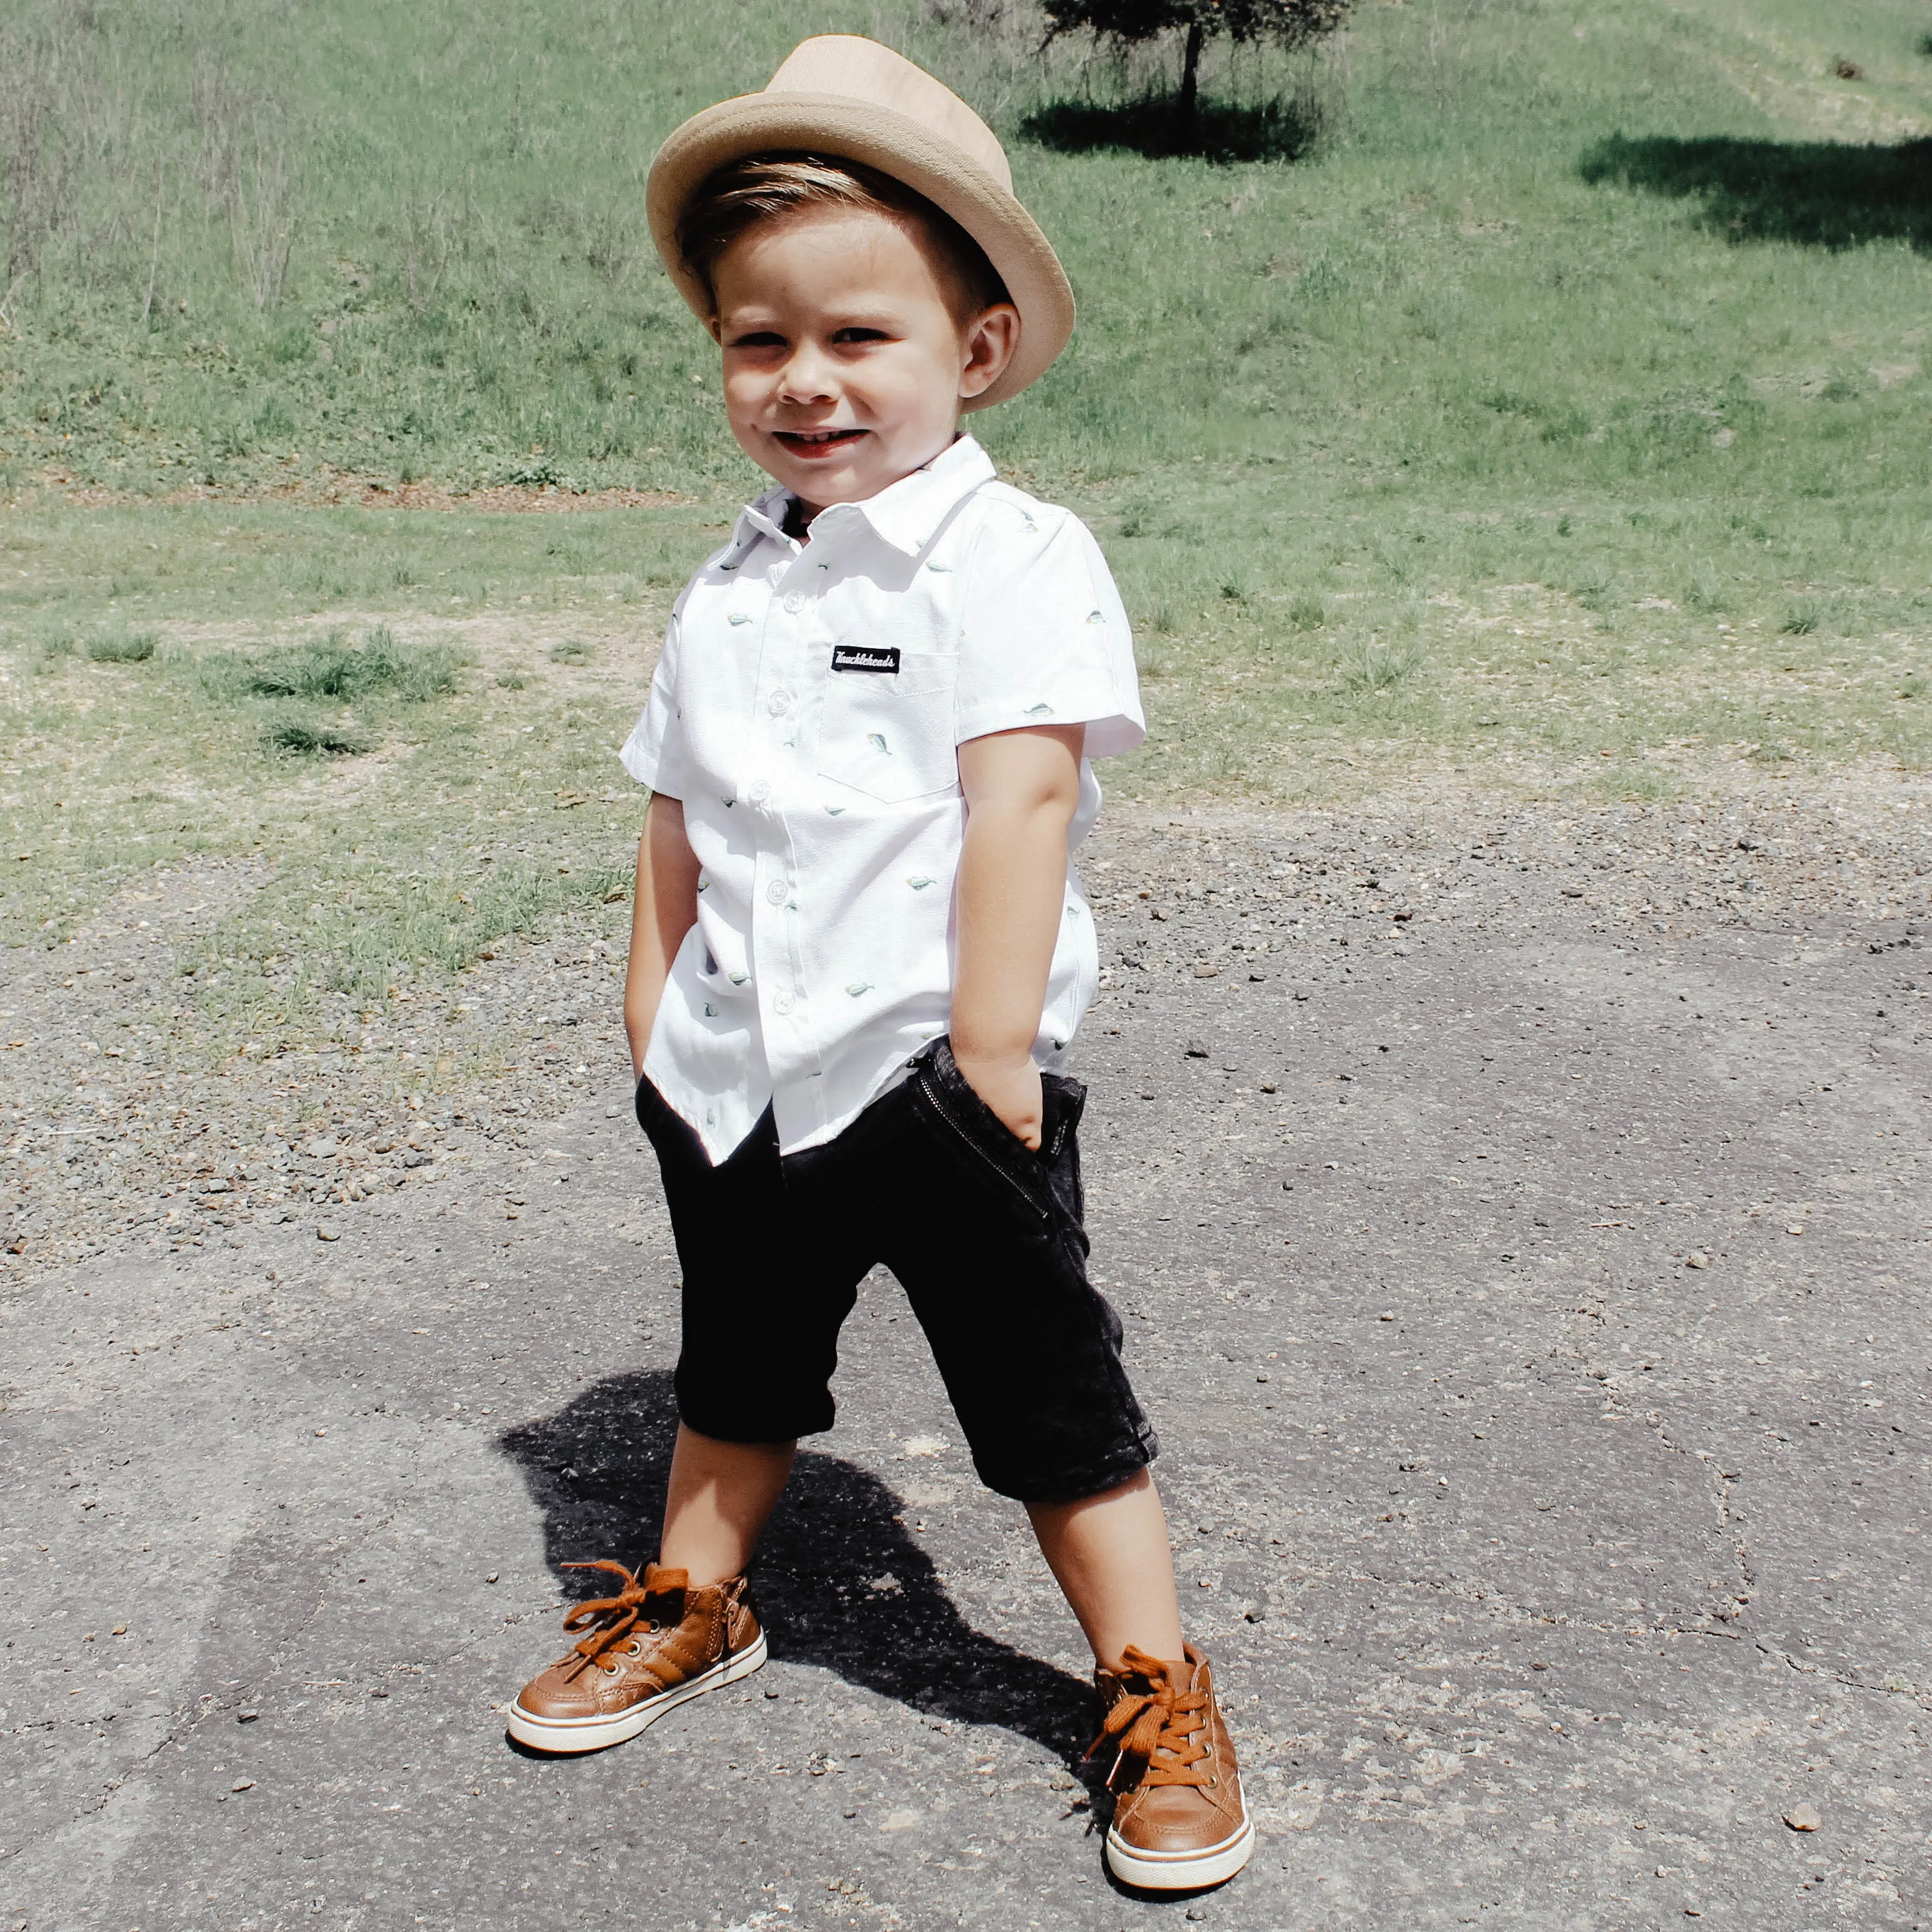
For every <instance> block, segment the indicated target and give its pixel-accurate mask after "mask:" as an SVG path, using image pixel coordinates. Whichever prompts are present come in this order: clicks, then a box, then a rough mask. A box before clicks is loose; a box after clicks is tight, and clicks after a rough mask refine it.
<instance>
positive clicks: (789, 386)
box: [778, 349, 835, 403]
mask: <svg viewBox="0 0 1932 1932" xmlns="http://www.w3.org/2000/svg"><path fill="white" fill-rule="evenodd" d="M834 394H835V385H834V384H833V383H832V375H831V365H830V364H829V362H828V361H827V360H826V358H825V357H824V356H821V355H820V354H819V353H818V352H817V350H813V349H801V350H799V351H798V352H797V353H796V354H794V355H793V357H792V359H791V360H790V362H787V364H786V365H785V366H784V373H783V374H781V377H779V379H778V395H779V396H780V397H781V399H782V400H783V401H786V402H787V403H820V402H825V401H829V399H830V398H831V397H832V395H834Z"/></svg>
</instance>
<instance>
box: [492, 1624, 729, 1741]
mask: <svg viewBox="0 0 1932 1932" xmlns="http://www.w3.org/2000/svg"><path fill="white" fill-rule="evenodd" d="M765 1658H766V1649H765V1634H764V1632H763V1631H759V1633H758V1634H757V1636H756V1637H754V1638H753V1639H752V1640H751V1643H749V1644H748V1645H747V1646H745V1649H742V1650H741V1651H739V1652H736V1655H733V1656H730V1657H726V1658H720V1659H719V1660H718V1662H717V1663H715V1664H713V1665H712V1667H711V1668H710V1669H709V1670H707V1671H705V1672H704V1673H703V1674H702V1675H701V1676H697V1677H693V1678H691V1679H687V1680H686V1682H684V1683H682V1684H680V1685H679V1686H678V1687H677V1688H676V1690H675V1691H664V1692H663V1693H661V1694H660V1695H658V1696H657V1697H646V1698H645V1699H644V1700H643V1702H642V1703H637V1704H634V1705H632V1706H631V1708H630V1709H628V1711H619V1712H618V1713H617V1714H616V1715H615V1716H614V1717H609V1718H539V1717H538V1716H537V1715H535V1712H530V1711H526V1710H525V1709H523V1706H522V1705H521V1704H520V1703H516V1704H512V1705H511V1706H510V1718H509V1725H508V1729H509V1733H510V1735H511V1737H513V1738H514V1739H516V1741H517V1743H518V1744H520V1745H523V1746H525V1747H526V1748H527V1749H529V1750H530V1751H548V1752H550V1754H552V1755H553V1756H555V1757H567V1756H571V1755H574V1754H576V1753H577V1752H579V1751H607V1750H609V1748H610V1746H611V1745H621V1744H624V1743H626V1742H628V1741H629V1740H630V1739H632V1738H634V1737H635V1736H637V1734H638V1733H640V1731H647V1730H649V1729H650V1727H652V1725H653V1724H655V1723H656V1722H657V1721H658V1719H659V1718H661V1717H662V1716H663V1715H664V1713H665V1712H667V1711H674V1710H676V1709H677V1707H678V1706H679V1705H680V1704H688V1703H690V1702H691V1699H692V1698H694V1697H703V1695H704V1694H705V1692H706V1691H720V1690H722V1689H723V1688H724V1686H725V1685H727V1684H735V1683H736V1682H737V1681H738V1679H739V1678H741V1677H748V1676H751V1673H752V1672H753V1671H754V1670H763V1668H764V1664H765Z"/></svg>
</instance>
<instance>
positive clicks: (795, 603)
mask: <svg viewBox="0 0 1932 1932" xmlns="http://www.w3.org/2000/svg"><path fill="white" fill-rule="evenodd" d="M784 607H785V608H786V610H788V611H789V612H790V613H791V615H792V616H794V617H796V616H797V615H798V613H799V612H800V611H801V610H803V609H804V608H805V598H804V597H803V595H802V594H801V593H800V592H798V591H796V590H793V591H788V592H787V593H786V595H785V601H784Z"/></svg>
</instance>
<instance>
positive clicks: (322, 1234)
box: [315, 1221, 342, 1241]
mask: <svg viewBox="0 0 1932 1932" xmlns="http://www.w3.org/2000/svg"><path fill="white" fill-rule="evenodd" d="M315 1238H316V1239H317V1241H341V1238H342V1231H341V1229H339V1228H332V1227H331V1226H329V1223H327V1222H326V1221H325V1222H323V1224H322V1225H321V1226H320V1227H319V1228H317V1229H316V1231H315Z"/></svg>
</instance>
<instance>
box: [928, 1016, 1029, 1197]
mask: <svg viewBox="0 0 1932 1932" xmlns="http://www.w3.org/2000/svg"><path fill="white" fill-rule="evenodd" d="M910 1084H911V1085H912V1088H913V1097H914V1100H916V1103H918V1106H919V1109H920V1111H921V1112H922V1113H924V1114H925V1115H926V1118H928V1119H929V1120H930V1121H932V1123H933V1124H934V1125H935V1127H936V1128H937V1129H938V1131H939V1133H940V1135H941V1139H942V1141H943V1142H944V1143H945V1144H946V1145H948V1146H950V1147H951V1148H953V1149H954V1150H955V1151H956V1152H957V1153H958V1154H960V1155H961V1156H962V1158H963V1159H964V1160H965V1163H966V1166H967V1167H968V1169H969V1170H970V1171H971V1172H976V1173H977V1174H978V1175H980V1178H981V1179H982V1180H983V1181H986V1183H987V1184H989V1186H990V1187H992V1188H993V1190H995V1193H997V1194H998V1195H999V1196H1001V1197H1002V1198H1004V1199H1005V1200H1007V1202H1009V1203H1010V1204H1011V1205H1015V1206H1017V1207H1019V1208H1021V1209H1022V1211H1024V1212H1025V1215H1026V1217H1027V1218H1028V1220H1030V1221H1031V1222H1033V1223H1035V1224H1037V1226H1038V1227H1039V1228H1040V1230H1041V1231H1042V1232H1044V1231H1045V1229H1046V1226H1047V1224H1048V1223H1049V1222H1050V1221H1051V1220H1052V1215H1053V1209H1054V1207H1055V1197H1054V1193H1053V1189H1052V1182H1051V1180H1050V1178H1049V1172H1048V1168H1047V1165H1046V1162H1045V1161H1044V1160H1043V1159H1042V1158H1041V1156H1040V1154H1036V1153H1035V1152H1034V1151H1033V1149H1032V1148H1029V1147H1028V1145H1027V1144H1026V1143H1025V1142H1024V1141H1022V1139H1020V1138H1019V1136H1018V1135H1017V1134H1016V1133H1014V1132H1013V1130H1012V1129H1011V1128H1010V1127H1008V1126H1007V1124H1006V1123H1005V1121H1003V1120H1001V1118H1000V1117H999V1115H997V1114H996V1113H995V1112H993V1110H992V1108H990V1107H989V1106H987V1105H986V1102H985V1101H983V1100H981V1099H980V1096H979V1095H978V1094H977V1093H976V1092H975V1091H974V1088H973V1085H972V1083H971V1082H970V1081H969V1080H968V1079H967V1078H966V1076H965V1075H964V1074H963V1073H961V1072H960V1071H959V1067H958V1065H957V1064H956V1062H955V1061H954V1060H953V1052H952V1049H951V1046H950V1043H948V1042H947V1041H946V1040H944V1039H941V1040H935V1041H934V1042H933V1043H932V1045H931V1046H929V1047H927V1048H926V1049H925V1050H924V1052H922V1053H921V1054H920V1055H919V1058H917V1059H916V1061H914V1062H913V1071H912V1079H911V1083H910Z"/></svg>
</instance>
